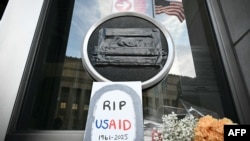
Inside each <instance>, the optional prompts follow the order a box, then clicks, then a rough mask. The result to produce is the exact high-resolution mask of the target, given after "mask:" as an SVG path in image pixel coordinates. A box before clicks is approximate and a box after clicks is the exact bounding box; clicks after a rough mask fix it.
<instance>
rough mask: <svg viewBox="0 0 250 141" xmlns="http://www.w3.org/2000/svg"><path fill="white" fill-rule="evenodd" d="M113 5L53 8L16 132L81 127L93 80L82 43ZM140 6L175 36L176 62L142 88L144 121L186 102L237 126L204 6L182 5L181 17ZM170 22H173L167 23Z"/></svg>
mask: <svg viewBox="0 0 250 141" xmlns="http://www.w3.org/2000/svg"><path fill="white" fill-rule="evenodd" d="M135 1H136V0H135ZM112 2H113V1H112V0H105V1H104V0H88V1H85V0H75V1H68V0H56V1H53V2H51V3H50V4H51V7H50V8H49V9H48V14H47V18H46V20H45V22H44V25H43V26H44V29H43V33H42V34H41V35H42V36H41V37H40V38H39V41H40V42H39V45H38V46H37V49H36V51H37V52H33V53H34V54H36V56H35V58H34V61H33V62H34V63H33V64H31V65H30V64H29V65H30V68H31V70H32V71H31V73H30V74H29V77H28V83H27V85H26V87H25V90H23V94H21V95H23V98H22V107H21V111H20V114H19V115H18V120H17V125H16V130H84V129H85V124H86V121H87V113H88V106H89V103H90V93H91V87H92V83H93V81H94V80H93V79H92V78H91V77H90V76H89V75H88V73H87V72H86V71H85V70H84V68H83V64H82V61H81V50H82V45H83V40H84V36H85V34H86V33H87V31H88V29H89V28H90V27H91V26H92V25H93V24H94V23H96V22H97V21H98V20H100V19H101V18H103V17H105V16H107V15H109V14H111V13H112V6H113V5H112V4H113V3H112ZM139 2H142V3H139ZM162 3H163V4H162ZM137 4H138V6H137V12H141V13H143V14H146V15H148V16H150V17H152V18H154V19H155V20H157V21H158V22H160V23H161V24H163V25H164V26H166V28H167V29H168V30H170V32H178V33H180V34H178V35H173V36H174V42H175V44H176V45H178V47H176V52H177V55H176V56H177V58H176V60H175V62H174V65H173V68H172V70H171V71H170V73H169V75H168V76H166V77H165V78H164V79H163V80H162V81H161V82H160V83H158V84H157V85H155V86H153V87H151V88H148V89H145V90H143V111H144V112H143V115H144V119H145V120H147V121H152V123H155V122H156V123H157V122H158V123H160V122H161V116H162V114H166V113H167V110H168V108H172V107H178V108H183V107H184V106H183V101H184V102H187V103H189V104H192V105H195V106H198V107H202V108H204V109H207V110H210V111H213V112H215V113H216V114H217V115H219V117H224V116H226V117H228V118H231V119H232V120H233V121H235V122H237V115H236V112H235V109H234V105H233V102H232V97H231V94H230V90H229V87H228V83H227V79H226V77H225V73H224V70H223V67H222V64H221V59H220V53H219V52H218V49H217V44H216V42H215V37H214V34H213V32H212V27H211V23H210V20H209V17H208V13H207V9H206V4H205V0H202V1H200V0H183V7H184V10H185V12H184V13H185V14H184V13H183V14H184V15H179V16H171V14H170V15H169V14H168V13H164V12H163V13H161V12H160V10H159V6H163V7H164V6H167V5H168V4H170V2H168V3H164V1H161V0H155V1H152V0H138V3H137ZM164 4H166V5H164ZM140 6H141V7H140ZM157 6H158V7H157ZM113 11H114V9H113ZM167 18H170V19H171V20H175V21H174V22H173V21H172V22H170V23H169V21H167V20H166V19H167ZM177 22H178V25H179V26H177V24H176V23H177ZM179 28H182V29H183V30H178V29H179ZM171 30H172V31H171ZM179 35H181V36H180V37H179ZM151 128H152V127H149V128H148V129H146V128H145V131H146V130H151Z"/></svg>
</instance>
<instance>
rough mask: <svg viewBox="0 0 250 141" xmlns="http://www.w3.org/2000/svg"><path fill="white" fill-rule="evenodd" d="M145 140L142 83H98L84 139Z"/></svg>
mask: <svg viewBox="0 0 250 141" xmlns="http://www.w3.org/2000/svg"><path fill="white" fill-rule="evenodd" d="M104 140H105V141H115V140H116V141H117V140H118V141H119V140H120V141H126V140H128V141H143V116H142V87H141V82H94V83H93V87H92V92H91V100H90V105H89V111H88V120H87V124H86V128H85V133H84V139H83V141H104Z"/></svg>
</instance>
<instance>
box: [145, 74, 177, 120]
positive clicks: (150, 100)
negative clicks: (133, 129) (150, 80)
mask: <svg viewBox="0 0 250 141" xmlns="http://www.w3.org/2000/svg"><path fill="white" fill-rule="evenodd" d="M180 87H181V85H180V77H179V76H176V75H168V77H167V78H165V79H164V80H163V81H162V82H161V83H159V84H157V85H156V86H154V87H153V88H151V89H149V90H146V91H144V92H143V107H144V113H143V114H144V118H146V119H151V120H156V121H161V116H162V114H164V108H165V107H164V106H174V107H176V106H178V99H179V96H180V95H181V88H180Z"/></svg>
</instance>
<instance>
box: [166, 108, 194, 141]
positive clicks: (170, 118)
mask: <svg viewBox="0 0 250 141" xmlns="http://www.w3.org/2000/svg"><path fill="white" fill-rule="evenodd" d="M162 121H163V129H162V136H163V140H164V141H191V140H192V138H193V137H194V127H195V125H196V123H197V121H198V119H197V118H195V117H194V116H193V115H187V116H185V117H184V118H183V119H180V120H179V119H178V117H177V115H176V114H175V113H174V112H172V113H171V114H168V115H163V116H162Z"/></svg>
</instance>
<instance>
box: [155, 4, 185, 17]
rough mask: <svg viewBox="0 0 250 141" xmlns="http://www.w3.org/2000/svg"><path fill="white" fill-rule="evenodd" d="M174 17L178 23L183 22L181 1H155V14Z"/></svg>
mask: <svg viewBox="0 0 250 141" xmlns="http://www.w3.org/2000/svg"><path fill="white" fill-rule="evenodd" d="M162 13H164V14H167V15H170V16H176V17H177V18H178V19H179V21H180V22H183V21H184V20H185V15H184V9H183V4H182V1H165V0H155V14H162Z"/></svg>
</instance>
